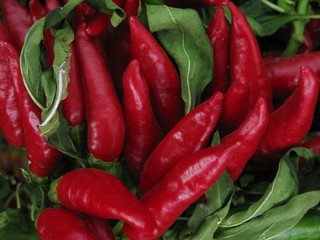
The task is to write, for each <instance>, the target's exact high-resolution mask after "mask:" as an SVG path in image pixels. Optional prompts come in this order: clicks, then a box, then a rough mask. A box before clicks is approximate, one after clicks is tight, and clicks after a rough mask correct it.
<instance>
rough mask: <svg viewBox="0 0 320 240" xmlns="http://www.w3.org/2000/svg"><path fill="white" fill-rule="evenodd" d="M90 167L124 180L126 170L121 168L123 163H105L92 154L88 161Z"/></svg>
mask: <svg viewBox="0 0 320 240" xmlns="http://www.w3.org/2000/svg"><path fill="white" fill-rule="evenodd" d="M88 165H89V167H91V168H97V169H100V170H103V171H105V172H108V173H110V174H111V175H113V176H115V177H116V178H118V179H122V177H123V171H124V170H123V168H122V166H121V163H120V162H118V161H113V162H104V161H102V160H100V159H97V158H95V157H94V156H93V155H92V154H90V156H89V159H88Z"/></svg>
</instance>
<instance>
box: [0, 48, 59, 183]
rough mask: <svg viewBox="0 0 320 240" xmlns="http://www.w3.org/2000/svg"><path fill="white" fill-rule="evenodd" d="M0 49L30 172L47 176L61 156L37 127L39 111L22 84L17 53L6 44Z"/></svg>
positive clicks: (39, 122)
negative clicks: (14, 101) (11, 90)
mask: <svg viewBox="0 0 320 240" xmlns="http://www.w3.org/2000/svg"><path fill="white" fill-rule="evenodd" d="M1 47H2V49H1V51H0V52H2V53H3V54H4V55H6V56H7V61H8V63H9V66H10V71H11V74H12V75H11V76H12V79H13V85H14V89H15V92H16V96H17V99H18V106H19V109H20V112H21V117H22V121H23V126H24V136H25V144H26V149H27V157H28V159H29V160H30V161H31V164H30V170H31V172H32V173H34V174H35V175H37V176H38V177H45V176H48V175H49V174H50V173H51V172H52V171H53V169H54V167H55V166H56V164H57V162H58V160H59V158H60V156H61V154H60V152H59V151H58V150H56V149H55V148H53V147H51V146H49V145H48V144H47V143H46V138H45V137H44V136H43V135H42V134H41V132H40V130H39V129H38V125H39V124H41V110H40V109H39V108H38V107H37V106H36V104H35V103H34V102H33V101H32V99H31V97H30V96H29V94H28V92H27V89H26V88H25V85H24V83H23V79H22V75H21V70H20V58H19V53H18V52H17V50H16V49H15V48H14V47H13V46H11V45H10V44H8V43H3V44H2V45H1Z"/></svg>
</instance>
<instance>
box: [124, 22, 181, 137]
mask: <svg viewBox="0 0 320 240" xmlns="http://www.w3.org/2000/svg"><path fill="white" fill-rule="evenodd" d="M129 24H130V38H131V40H130V41H131V42H130V44H131V46H130V52H131V57H132V58H133V59H137V60H138V61H139V62H140V63H141V72H142V74H143V76H144V77H145V78H146V80H147V83H148V87H149V91H150V97H151V103H152V105H153V109H154V113H155V115H156V117H157V119H158V121H159V124H160V126H161V127H162V128H163V130H164V131H165V132H168V131H169V130H170V129H172V127H173V126H174V125H175V124H176V123H177V122H178V121H179V119H181V117H182V116H183V115H184V103H183V101H182V97H181V86H180V78H179V74H178V72H177V70H176V68H175V66H174V65H173V63H172V62H171V60H170V59H169V57H168V55H167V54H166V53H165V51H164V50H163V49H162V47H161V46H160V45H159V43H158V42H157V41H156V39H155V38H154V37H153V35H152V34H151V33H150V32H149V31H148V30H147V29H146V28H145V27H144V26H143V25H142V23H140V22H139V20H138V19H137V18H136V17H133V16H131V17H130V18H129Z"/></svg>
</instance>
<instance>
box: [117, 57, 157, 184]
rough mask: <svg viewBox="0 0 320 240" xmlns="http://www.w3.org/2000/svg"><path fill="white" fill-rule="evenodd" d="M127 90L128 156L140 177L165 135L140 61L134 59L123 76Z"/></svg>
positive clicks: (126, 142) (126, 140) (124, 100)
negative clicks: (155, 113) (157, 118)
mask: <svg viewBox="0 0 320 240" xmlns="http://www.w3.org/2000/svg"><path fill="white" fill-rule="evenodd" d="M123 93H124V95H123V111H124V115H125V123H126V138H125V144H124V149H123V151H124V157H125V160H126V163H127V165H128V167H129V169H130V170H131V172H132V173H133V174H134V176H135V177H137V178H138V177H139V175H140V171H141V170H142V167H143V165H144V163H145V161H146V160H147V159H148V157H149V155H150V154H151V152H152V151H153V150H154V148H155V147H156V146H157V145H158V143H159V142H160V140H161V139H162V138H163V132H162V130H161V128H160V126H159V123H158V122H157V120H156V118H155V116H154V114H153V110H152V106H151V102H150V96H149V91H148V85H147V83H146V80H145V79H144V77H143V76H142V74H141V72H140V64H139V62H138V61H137V60H132V61H131V62H130V64H129V65H128V67H127V69H126V71H125V73H124V75H123Z"/></svg>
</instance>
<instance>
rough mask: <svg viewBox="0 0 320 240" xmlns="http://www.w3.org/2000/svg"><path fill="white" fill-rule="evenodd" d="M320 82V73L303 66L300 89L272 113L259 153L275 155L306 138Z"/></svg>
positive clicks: (265, 155)
mask: <svg viewBox="0 0 320 240" xmlns="http://www.w3.org/2000/svg"><path fill="white" fill-rule="evenodd" d="M319 85H320V81H319V78H318V76H317V75H316V74H315V73H314V72H313V71H312V70H311V69H310V68H309V67H306V66H302V67H301V68H300V80H299V83H298V86H297V88H296V90H295V91H294V92H293V94H292V95H291V96H290V97H289V98H288V99H287V100H286V102H285V103H284V104H283V105H282V106H280V107H279V108H278V109H276V110H275V111H274V112H273V113H271V114H270V119H269V123H268V126H267V128H266V131H265V133H264V135H263V137H262V138H261V141H260V143H259V147H258V149H257V153H256V154H257V155H258V156H262V157H267V158H268V157H272V156H274V155H275V154H277V153H282V152H283V151H284V150H286V149H287V148H288V147H291V146H294V145H297V144H299V143H300V142H301V141H302V140H303V139H304V137H305V136H306V135H307V133H308V131H309V129H310V127H311V124H312V120H313V116H314V110H315V107H316V103H317V99H318V93H319ZM275 136H276V137H275ZM257 159H258V158H257ZM274 159H276V158H274Z"/></svg>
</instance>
